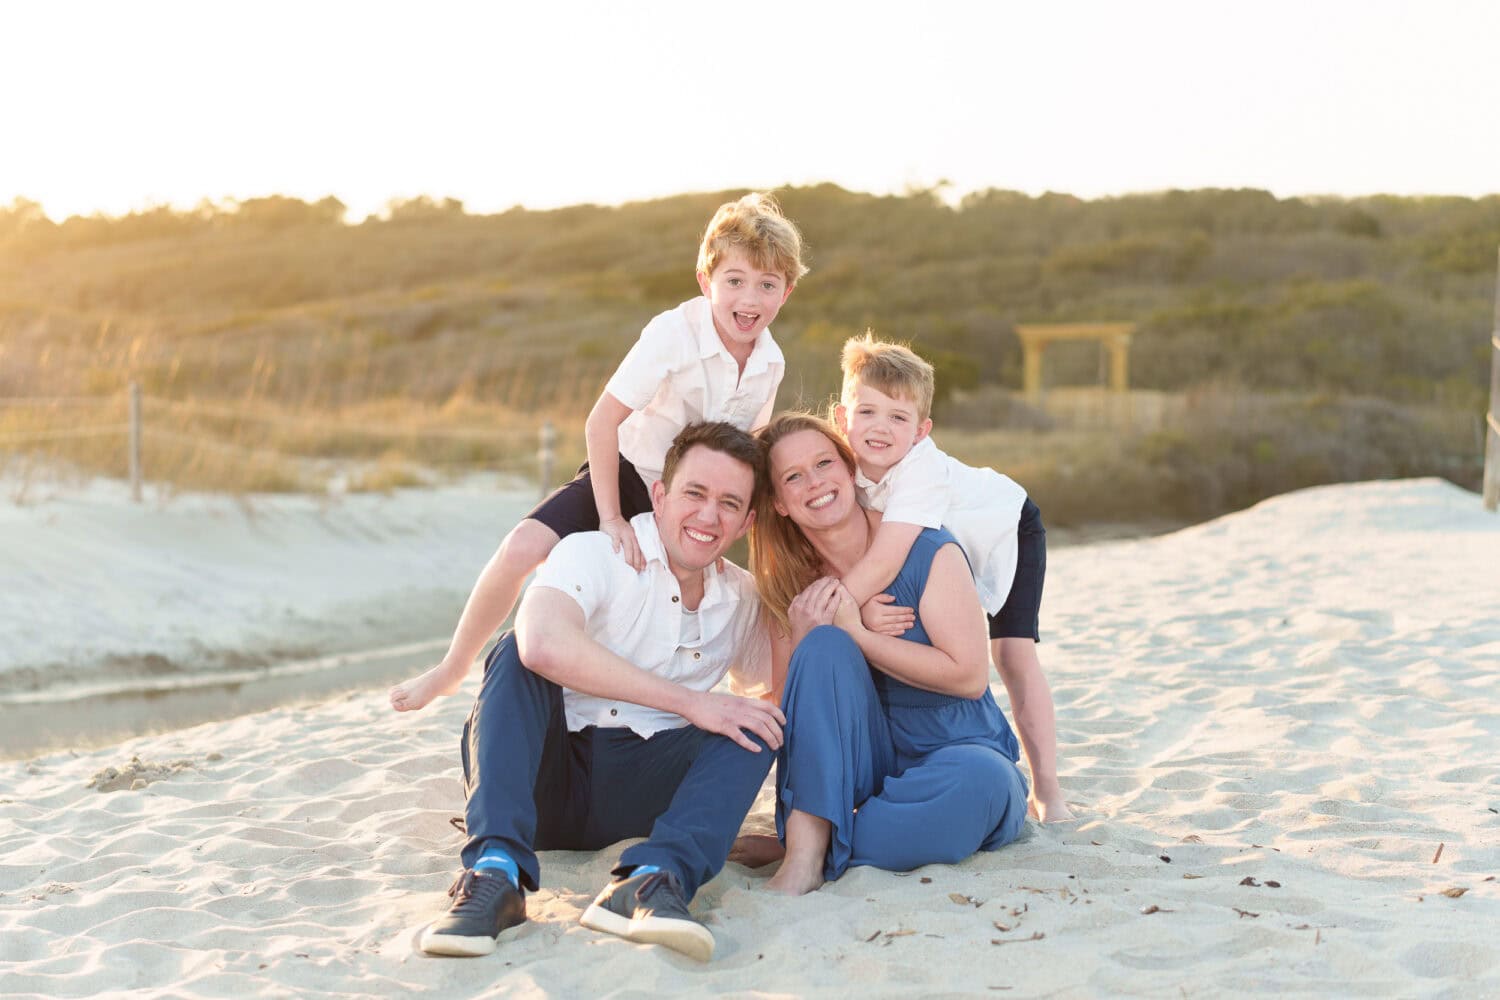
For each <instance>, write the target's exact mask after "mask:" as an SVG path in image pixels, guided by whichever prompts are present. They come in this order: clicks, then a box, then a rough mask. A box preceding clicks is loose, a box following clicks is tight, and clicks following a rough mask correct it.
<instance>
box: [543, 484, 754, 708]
mask: <svg viewBox="0 0 1500 1000" xmlns="http://www.w3.org/2000/svg"><path fill="white" fill-rule="evenodd" d="M630 526H631V527H632V528H633V529H635V536H636V538H637V539H638V540H639V542H640V546H641V555H643V556H644V557H645V559H646V568H645V569H644V570H642V571H641V572H640V573H637V572H636V571H635V570H633V569H631V568H630V565H629V564H628V563H626V562H625V560H624V559H622V558H620V556H619V554H618V553H616V552H614V551H612V550H611V548H610V540H609V536H607V535H605V534H604V533H603V532H599V531H587V532H582V533H580V534H576V535H569V536H568V537H566V538H564V539H563V540H562V541H560V542H558V543H557V547H556V548H554V549H553V550H552V553H551V555H549V556H548V557H547V561H546V562H545V563H543V564H542V568H541V569H539V570H537V574H536V579H535V580H534V581H533V582H532V586H533V587H547V588H549V589H551V590H556V591H558V592H560V593H563V594H567V595H568V596H569V597H571V598H572V599H573V600H574V601H576V602H577V604H578V606H579V607H580V608H582V609H583V618H584V631H585V632H586V633H587V634H588V636H589V637H590V638H591V639H593V640H594V641H595V642H598V643H599V644H600V645H602V646H605V647H606V648H608V649H609V650H611V651H612V652H614V653H616V654H617V655H619V656H620V657H622V658H623V659H626V660H629V661H630V662H631V663H633V664H635V665H636V666H637V667H640V668H641V669H642V670H649V671H651V672H652V673H654V674H656V675H658V676H660V677H665V678H667V679H668V680H670V681H675V682H676V683H678V684H681V685H682V686H684V687H687V688H691V689H693V690H694V691H708V690H711V689H712V688H713V687H714V686H715V685H717V684H718V683H719V681H721V680H722V679H723V678H724V675H725V674H726V673H727V674H729V675H730V689H731V690H732V691H734V693H736V694H745V695H756V694H760V693H761V692H763V691H765V690H766V689H767V688H769V686H770V680H771V647H770V640H769V639H768V637H767V634H766V629H765V627H764V624H763V622H762V620H761V613H760V599H759V598H758V596H757V595H756V592H755V581H754V579H753V578H752V577H751V576H750V574H749V573H747V572H745V571H744V570H743V569H741V568H740V567H738V566H736V565H734V564H733V563H730V562H726V563H724V570H723V572H720V571H718V570H717V569H715V568H714V567H713V566H710V567H708V568H707V569H705V570H704V571H703V577H704V579H703V600H702V601H701V602H699V604H698V610H697V612H696V614H695V615H693V616H692V618H691V619H689V618H687V617H686V616H685V615H684V612H683V607H682V594H681V592H680V591H679V589H678V586H677V578H676V577H675V576H673V575H672V573H671V571H670V570H669V569H668V568H667V561H666V554H665V553H664V551H663V550H662V543H661V536H660V534H658V532H657V528H656V517H655V515H654V514H652V513H650V512H647V513H644V514H639V515H637V516H636V517H634V518H632V519H631V521H630ZM694 620H696V626H697V627H696V630H694V628H693V621H694ZM685 626H686V632H685ZM694 631H696V635H695V634H694ZM563 706H564V708H565V710H566V713H567V719H568V728H569V729H570V730H573V731H575V732H576V731H578V730H580V729H583V728H584V727H586V726H601V727H613V726H628V727H629V728H631V729H633V730H634V731H635V732H636V733H638V734H640V735H641V736H650V735H651V734H652V733H654V732H657V731H659V730H662V729H675V728H677V727H679V726H684V725H687V720H686V719H684V718H682V717H681V716H679V715H673V714H672V713H670V712H663V711H660V710H659V709H655V708H647V707H645V706H643V705H634V704H631V703H630V702H625V701H609V700H606V699H604V698H595V697H593V696H592V695H586V694H580V693H579V692H577V691H570V690H568V689H567V688H564V689H563Z"/></svg>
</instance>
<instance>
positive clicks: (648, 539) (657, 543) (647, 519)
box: [630, 510, 733, 611]
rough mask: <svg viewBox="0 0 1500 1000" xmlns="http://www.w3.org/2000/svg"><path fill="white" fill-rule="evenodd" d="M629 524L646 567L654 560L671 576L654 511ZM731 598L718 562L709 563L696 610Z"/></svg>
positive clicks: (645, 513) (637, 516) (635, 518)
mask: <svg viewBox="0 0 1500 1000" xmlns="http://www.w3.org/2000/svg"><path fill="white" fill-rule="evenodd" d="M630 526H631V527H632V528H634V529H635V539H636V542H637V543H638V544H639V545H640V547H641V558H643V559H645V560H646V565H647V567H648V568H649V567H650V565H651V564H652V563H653V562H654V563H656V564H657V565H659V566H660V567H661V572H662V573H663V574H664V575H666V576H667V577H672V567H670V566H668V565H667V550H666V549H665V548H664V547H663V545H662V541H661V531H660V530H659V529H658V528H657V526H656V514H655V512H653V511H649V510H648V511H645V512H644V513H640V514H637V515H636V516H635V517H633V518H631V519H630ZM673 579H674V580H675V578H673ZM732 598H733V595H732V594H731V593H730V591H729V589H728V588H727V586H726V584H725V581H724V574H722V573H720V572H719V567H718V563H717V562H713V563H710V564H709V565H708V566H707V567H705V568H704V570H703V600H702V601H701V602H700V603H699V604H698V610H699V611H702V610H703V609H704V608H707V607H712V606H713V605H716V604H720V603H722V602H724V601H728V600H731V599H732Z"/></svg>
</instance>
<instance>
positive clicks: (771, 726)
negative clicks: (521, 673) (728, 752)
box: [516, 587, 786, 752]
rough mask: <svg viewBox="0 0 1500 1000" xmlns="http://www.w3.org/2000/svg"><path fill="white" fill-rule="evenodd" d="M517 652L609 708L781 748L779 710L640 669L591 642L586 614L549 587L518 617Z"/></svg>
mask: <svg viewBox="0 0 1500 1000" xmlns="http://www.w3.org/2000/svg"><path fill="white" fill-rule="evenodd" d="M516 646H517V651H518V652H519V653H520V654H521V662H522V663H524V664H525V665H526V668H527V669H528V670H531V671H533V672H534V673H537V674H540V675H541V676H543V677H545V678H547V679H548V680H550V681H552V682H553V683H555V684H558V685H561V686H562V687H565V688H570V689H571V690H574V691H578V692H580V693H582V694H589V695H593V696H595V697H597V698H607V699H609V700H611V701H628V702H630V703H631V704H633V705H644V706H646V707H647V708H655V709H660V710H661V711H663V712H671V713H672V714H674V715H680V716H682V717H683V718H684V719H686V720H688V721H689V722H691V723H692V724H693V725H695V726H697V727H698V728H699V729H704V730H707V731H709V732H713V733H719V734H721V735H723V736H727V737H729V738H730V739H732V740H734V741H735V742H736V743H738V744H739V745H740V746H742V747H744V748H745V749H747V750H755V751H757V752H758V751H759V749H760V748H759V747H758V746H756V744H755V743H754V741H752V740H751V739H750V738H749V736H747V735H746V734H747V733H749V734H753V735H756V736H759V737H760V738H761V739H763V740H764V741H765V742H766V745H767V746H769V747H770V748H771V749H772V750H775V749H778V748H779V747H780V746H781V726H782V724H783V723H784V722H785V721H786V718H785V717H784V716H783V715H782V714H781V710H780V709H779V708H777V707H776V706H775V705H772V704H770V703H769V702H765V701H761V700H760V699H758V698H741V697H738V696H736V695H729V694H714V693H713V692H705V691H694V690H692V689H691V688H686V687H683V686H682V685H681V684H677V683H674V682H672V681H669V680H667V679H666V678H665V677H661V676H659V675H657V674H654V673H651V672H650V671H649V670H642V669H641V668H640V667H638V666H636V665H635V664H633V663H631V662H630V661H629V660H626V659H624V658H623V657H620V656H617V655H615V654H614V653H612V652H611V651H610V650H609V649H607V648H605V647H604V646H603V645H601V644H600V643H598V642H596V641H595V640H593V639H592V638H590V637H589V635H588V633H587V632H585V631H584V616H583V609H582V608H580V607H579V606H578V603H577V602H576V601H574V600H573V599H572V598H571V597H569V596H567V595H566V594H565V593H563V592H562V591H560V590H554V589H552V588H551V587H532V588H531V589H530V590H528V591H527V592H526V596H525V597H524V598H523V599H522V601H521V610H520V611H519V612H518V613H517V615H516Z"/></svg>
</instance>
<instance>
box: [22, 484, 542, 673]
mask: <svg viewBox="0 0 1500 1000" xmlns="http://www.w3.org/2000/svg"><path fill="white" fill-rule="evenodd" d="M535 499H536V498H535V495H534V494H532V493H530V492H529V491H523V490H519V489H517V488H516V486H515V484H514V483H510V484H505V483H497V482H496V481H493V480H486V481H481V480H477V479H476V480H474V481H472V482H470V483H468V484H466V485H459V486H448V487H443V488H438V489H421V490H400V491H396V492H395V493H394V494H393V495H391V496H382V495H379V494H357V495H348V496H342V497H333V498H328V497H311V496H277V497H255V498H250V499H235V498H232V497H224V496H215V495H202V494H184V495H180V496H176V497H173V498H172V499H171V501H170V503H159V502H154V501H149V502H147V503H144V504H132V503H130V502H129V499H128V496H127V495H126V492H125V487H124V486H123V485H122V484H120V483H115V482H108V481H102V480H101V481H95V482H93V483H92V484H90V485H89V486H88V487H87V488H84V489H80V490H70V491H68V492H65V493H62V494H60V495H57V496H53V497H49V498H47V499H45V500H44V501H43V502H38V503H33V504H29V505H25V506H20V505H15V504H0V552H3V553H4V554H5V557H4V559H0V595H3V605H0V607H3V613H0V691H4V690H24V689H28V688H31V689H35V688H45V687H50V686H55V685H56V684H58V683H90V682H92V681H95V680H98V679H99V678H101V677H107V678H109V679H111V680H115V681H118V680H120V679H122V678H126V677H129V676H131V675H135V676H161V675H163V674H175V673H180V672H182V671H204V670H210V669H226V668H231V669H232V668H235V667H242V666H244V665H246V664H254V663H261V662H267V661H270V662H279V661H285V660H288V659H295V658H299V657H306V656H310V655H314V654H320V653H328V652H332V651H343V650H359V649H366V648H369V647H370V646H374V645H390V644H396V643H403V642H412V641H416V640H426V639H431V638H433V637H434V636H437V635H447V634H448V633H449V632H450V631H451V629H452V627H453V622H454V620H455V619H456V616H457V613H458V610H459V609H460V608H462V607H463V600H464V598H465V596H466V595H467V594H468V591H469V587H470V586H472V585H473V582H474V578H475V577H476V576H477V575H478V572H479V569H480V568H481V567H482V566H483V565H484V562H485V560H486V559H488V558H489V556H490V553H492V552H493V551H494V549H495V546H496V545H498V544H499V542H500V539H501V538H503V537H504V535H505V532H506V531H508V530H509V529H510V528H511V526H512V525H514V524H515V523H516V521H517V520H518V519H519V518H520V517H521V516H522V515H523V514H524V513H525V512H526V511H527V510H528V509H529V508H530V506H531V504H532V503H534V502H535Z"/></svg>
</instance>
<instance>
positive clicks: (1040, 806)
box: [1026, 791, 1078, 823]
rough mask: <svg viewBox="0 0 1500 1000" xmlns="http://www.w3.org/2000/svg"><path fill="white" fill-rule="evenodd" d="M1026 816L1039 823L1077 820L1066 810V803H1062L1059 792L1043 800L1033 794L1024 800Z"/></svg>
mask: <svg viewBox="0 0 1500 1000" xmlns="http://www.w3.org/2000/svg"><path fill="white" fill-rule="evenodd" d="M1026 814H1027V815H1028V816H1030V817H1031V818H1032V819H1035V820H1037V821H1038V822H1041V823H1066V822H1067V821H1068V820H1070V819H1077V818H1078V817H1076V816H1074V815H1073V810H1072V809H1069V808H1068V803H1067V802H1065V801H1063V797H1062V792H1061V791H1058V792H1057V793H1055V794H1053V795H1049V796H1047V797H1045V798H1043V797H1042V796H1039V795H1036V794H1034V793H1033V794H1032V796H1031V797H1030V798H1029V799H1027V800H1026Z"/></svg>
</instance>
